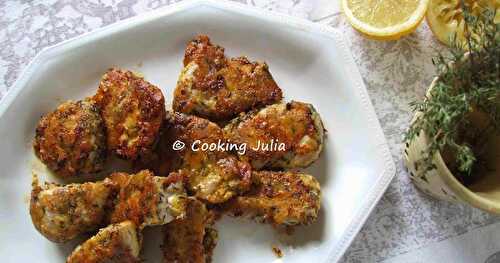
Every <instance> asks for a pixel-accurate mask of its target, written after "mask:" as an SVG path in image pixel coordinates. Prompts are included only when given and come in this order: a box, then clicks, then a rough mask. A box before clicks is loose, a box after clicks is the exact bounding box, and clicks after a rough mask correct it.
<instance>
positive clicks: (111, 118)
mask: <svg viewBox="0 0 500 263" xmlns="http://www.w3.org/2000/svg"><path fill="white" fill-rule="evenodd" d="M94 100H95V101H96V102H97V103H98V105H100V107H101V109H102V116H103V119H104V122H105V125H106V131H107V135H108V139H107V143H108V147H109V149H110V150H112V151H114V152H115V153H116V154H117V155H118V156H120V157H122V158H125V159H131V160H135V159H137V158H138V157H140V156H143V155H148V154H150V152H151V150H152V148H153V145H154V143H155V141H156V139H157V136H158V132H159V130H160V127H161V123H162V121H163V119H164V117H165V99H164V98H163V94H162V93H161V90H160V89H159V88H158V87H156V86H154V85H153V84H151V83H149V82H147V81H145V80H144V79H143V78H142V77H139V76H137V75H136V74H134V73H132V72H131V71H126V70H120V69H110V70H108V72H106V74H104V76H103V77H102V79H101V82H100V83H99V89H98V90H97V94H96V95H95V96H94Z"/></svg>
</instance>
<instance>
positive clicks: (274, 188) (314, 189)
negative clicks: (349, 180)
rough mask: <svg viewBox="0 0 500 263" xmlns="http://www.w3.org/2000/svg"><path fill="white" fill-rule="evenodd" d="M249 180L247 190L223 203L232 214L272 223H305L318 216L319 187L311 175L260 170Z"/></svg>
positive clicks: (282, 224)
mask: <svg viewBox="0 0 500 263" xmlns="http://www.w3.org/2000/svg"><path fill="white" fill-rule="evenodd" d="M252 180H253V186H252V189H251V190H250V191H249V192H248V193H245V194H243V195H241V196H238V197H236V198H234V199H232V200H231V201H229V203H228V204H226V209H227V211H229V212H230V213H231V214H233V215H235V216H242V215H244V216H249V217H252V218H254V219H256V220H258V221H261V222H266V223H271V224H272V225H275V226H293V225H308V224H310V223H312V222H313V221H315V220H316V218H317V217H318V212H319V209H320V206H321V190H320V185H319V183H318V181H317V180H316V179H315V178H314V177H312V176H311V175H308V174H303V173H296V172H290V171H287V172H270V171H260V172H253V173H252Z"/></svg>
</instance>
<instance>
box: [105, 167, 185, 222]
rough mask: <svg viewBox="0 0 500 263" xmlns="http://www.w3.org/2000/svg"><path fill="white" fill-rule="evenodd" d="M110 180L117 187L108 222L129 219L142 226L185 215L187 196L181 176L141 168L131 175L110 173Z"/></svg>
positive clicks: (168, 220)
mask: <svg viewBox="0 0 500 263" xmlns="http://www.w3.org/2000/svg"><path fill="white" fill-rule="evenodd" d="M110 180H111V181H113V182H114V183H116V184H117V185H118V188H119V189H120V192H119V193H118V196H117V198H116V200H115V206H114V210H113V212H112V213H111V217H110V218H111V219H110V220H111V223H118V222H122V221H125V220H130V221H132V222H134V224H136V225H137V226H139V228H141V229H142V228H143V227H145V226H152V225H164V224H166V223H168V222H170V221H172V220H174V219H176V218H183V217H184V216H185V212H186V198H187V196H186V192H185V190H184V186H183V182H182V178H181V177H175V176H169V177H159V176H154V174H153V173H152V172H150V171H148V170H143V171H140V172H138V173H136V174H133V175H128V174H126V173H114V174H112V175H111V176H110Z"/></svg>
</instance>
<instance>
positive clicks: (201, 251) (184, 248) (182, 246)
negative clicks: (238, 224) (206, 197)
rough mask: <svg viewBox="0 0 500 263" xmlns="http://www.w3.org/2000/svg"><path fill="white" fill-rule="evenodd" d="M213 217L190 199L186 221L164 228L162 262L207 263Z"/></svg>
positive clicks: (212, 243)
mask: <svg viewBox="0 0 500 263" xmlns="http://www.w3.org/2000/svg"><path fill="white" fill-rule="evenodd" d="M212 224H213V216H212V214H211V212H210V211H208V210H207V209H206V207H205V205H204V204H203V203H202V202H200V201H198V200H196V199H195V198H190V199H189V202H188V206H187V212H186V218H184V219H179V220H175V221H173V222H172V223H170V224H168V225H166V226H165V228H164V233H165V239H164V242H163V246H162V248H163V256H164V257H163V261H164V262H165V263H167V262H176V263H205V262H211V258H212V253H213V249H214V248H215V245H216V239H217V232H216V231H215V229H213V228H211V225H212Z"/></svg>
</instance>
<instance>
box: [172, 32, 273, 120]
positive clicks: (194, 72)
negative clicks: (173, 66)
mask: <svg viewBox="0 0 500 263" xmlns="http://www.w3.org/2000/svg"><path fill="white" fill-rule="evenodd" d="M281 98H282V92H281V89H280V88H279V87H278V85H277V84H276V82H275V81H274V79H273V77H272V76H271V73H269V69H268V66H267V64H266V63H261V62H250V61H249V60H248V59H247V58H245V57H239V58H232V59H227V58H226V57H225V56H224V48H222V47H220V46H216V45H213V44H212V43H211V42H210V39H209V38H208V37H207V36H204V35H200V36H198V37H197V38H196V39H194V40H192V41H191V42H190V43H189V44H188V46H187V47H186V51H185V55H184V68H183V70H182V72H181V75H180V77H179V79H178V82H177V87H176V89H175V92H174V101H173V109H174V110H175V111H178V112H183V113H187V114H194V115H197V116H200V117H204V118H207V119H209V120H211V121H223V120H229V119H231V118H233V117H234V116H236V115H238V114H239V113H240V112H245V111H248V110H250V109H253V108H256V107H263V106H265V105H269V104H272V103H276V102H278V101H280V100H281Z"/></svg>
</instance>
